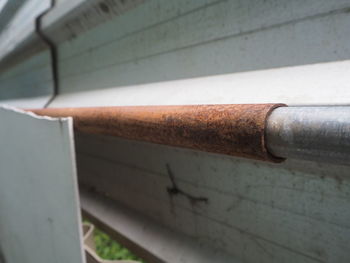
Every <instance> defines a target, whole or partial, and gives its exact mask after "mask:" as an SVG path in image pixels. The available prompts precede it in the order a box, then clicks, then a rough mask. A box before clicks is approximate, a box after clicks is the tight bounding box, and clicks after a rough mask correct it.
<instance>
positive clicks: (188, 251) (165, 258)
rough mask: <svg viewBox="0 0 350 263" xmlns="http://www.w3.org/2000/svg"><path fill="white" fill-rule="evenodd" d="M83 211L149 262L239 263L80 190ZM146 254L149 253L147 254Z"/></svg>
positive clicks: (123, 208) (141, 215)
mask: <svg viewBox="0 0 350 263" xmlns="http://www.w3.org/2000/svg"><path fill="white" fill-rule="evenodd" d="M81 201H82V209H83V211H84V212H85V214H87V215H88V217H89V216H90V217H92V219H95V220H93V222H94V223H95V221H96V219H97V223H98V225H101V224H102V227H103V229H107V230H109V229H110V228H112V229H113V230H114V231H113V233H115V232H117V233H116V236H117V237H119V238H120V237H122V238H123V240H124V242H126V243H127V245H129V246H130V250H132V248H134V249H135V250H136V251H135V252H137V249H138V252H139V253H140V256H141V257H142V258H144V259H145V260H146V261H147V262H172V263H212V262H216V263H236V262H239V261H237V260H236V259H235V258H234V257H233V256H232V255H227V254H225V253H224V252H223V251H222V250H213V249H212V248H210V247H208V246H203V244H199V243H198V242H197V240H195V239H192V238H189V237H188V236H186V235H182V234H181V233H179V232H174V231H171V230H169V229H168V228H165V227H163V226H161V225H159V224H158V223H157V222H154V221H153V220H149V218H147V217H145V216H144V215H143V214H140V213H137V212H135V211H133V209H130V208H128V207H125V206H124V205H121V204H120V203H117V202H115V201H112V202H111V200H110V199H106V198H102V197H101V196H99V195H98V194H96V193H92V192H89V191H86V190H82V191H81ZM145 251H147V252H145Z"/></svg>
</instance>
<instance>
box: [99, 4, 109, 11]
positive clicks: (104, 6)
mask: <svg viewBox="0 0 350 263" xmlns="http://www.w3.org/2000/svg"><path fill="white" fill-rule="evenodd" d="M100 9H101V10H102V12H104V13H109V7H108V5H106V4H104V3H100Z"/></svg>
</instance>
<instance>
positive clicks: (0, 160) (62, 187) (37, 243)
mask: <svg viewBox="0 0 350 263" xmlns="http://www.w3.org/2000/svg"><path fill="white" fill-rule="evenodd" d="M0 120H1V125H0V246H1V247H0V262H1V263H51V262H52V263H62V262H65V263H84V262H85V259H84V256H83V250H82V235H81V223H80V222H81V215H80V211H79V203H78V193H77V180H76V168H75V154H74V144H73V128H72V120H71V119H70V118H65V119H52V118H47V117H37V116H35V115H33V114H28V113H24V112H21V111H18V110H13V109H8V108H4V107H1V108H0Z"/></svg>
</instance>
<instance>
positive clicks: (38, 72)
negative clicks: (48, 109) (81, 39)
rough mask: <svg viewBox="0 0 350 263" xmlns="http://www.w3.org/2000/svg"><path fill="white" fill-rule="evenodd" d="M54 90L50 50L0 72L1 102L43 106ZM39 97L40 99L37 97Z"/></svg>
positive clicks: (14, 104) (22, 105)
mask: <svg viewBox="0 0 350 263" xmlns="http://www.w3.org/2000/svg"><path fill="white" fill-rule="evenodd" d="M52 92H53V80H52V69H51V55H50V52H49V50H45V51H43V52H41V53H38V54H36V55H35V56H32V57H30V58H29V59H27V60H25V61H22V63H20V64H17V65H16V66H13V67H11V68H8V69H7V71H3V72H1V74H0V103H6V104H9V105H13V106H19V107H28V106H29V105H30V106H34V107H42V106H44V105H45V103H46V102H47V101H48V99H49V98H50V97H51V94H52ZM38 97H40V99H35V98H38ZM34 101H35V103H33V102H34Z"/></svg>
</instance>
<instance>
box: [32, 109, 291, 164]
mask: <svg viewBox="0 0 350 263" xmlns="http://www.w3.org/2000/svg"><path fill="white" fill-rule="evenodd" d="M281 106H285V105H283V104H232V105H231V104H230V105H229V104H226V105H184V106H183V105H181V106H126V107H124V106H123V107H94V108H48V109H31V110H29V111H32V112H34V113H36V114H38V115H46V116H52V117H68V116H71V117H73V119H74V128H75V129H76V130H78V131H81V132H86V133H92V134H104V135H112V136H118V137H122V138H126V139H131V140H141V141H147V142H152V143H158V144H166V145H171V146H177V147H185V148H190V149H196V150H201V151H206V152H213V153H219V154H227V155H233V156H240V157H245V158H252V159H258V160H263V161H272V162H279V161H282V160H283V159H280V158H276V157H274V156H272V155H271V154H270V153H269V152H268V150H267V148H266V145H265V124H266V119H267V117H268V116H269V114H270V112H271V111H272V110H273V109H275V108H277V107H281Z"/></svg>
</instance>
